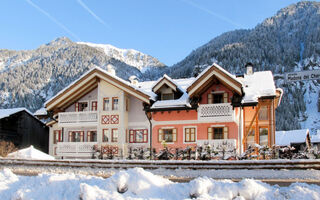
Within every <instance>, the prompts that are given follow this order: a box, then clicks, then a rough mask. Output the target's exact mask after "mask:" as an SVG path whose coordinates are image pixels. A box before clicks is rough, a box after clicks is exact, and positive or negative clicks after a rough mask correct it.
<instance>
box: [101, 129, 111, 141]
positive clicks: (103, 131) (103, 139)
mask: <svg viewBox="0 0 320 200" xmlns="http://www.w3.org/2000/svg"><path fill="white" fill-rule="evenodd" d="M105 131H107V137H106V138H107V140H105V137H104V136H105V134H104V133H105ZM109 135H110V131H109V129H108V128H104V129H102V142H109Z"/></svg>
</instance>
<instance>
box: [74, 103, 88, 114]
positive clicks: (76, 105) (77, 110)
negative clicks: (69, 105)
mask: <svg viewBox="0 0 320 200" xmlns="http://www.w3.org/2000/svg"><path fill="white" fill-rule="evenodd" d="M84 103H86V104H87V107H86V108H87V109H88V110H81V111H80V104H84ZM89 106H90V104H89V102H88V101H79V102H77V103H76V104H75V107H76V112H86V111H89V110H90V107H89Z"/></svg>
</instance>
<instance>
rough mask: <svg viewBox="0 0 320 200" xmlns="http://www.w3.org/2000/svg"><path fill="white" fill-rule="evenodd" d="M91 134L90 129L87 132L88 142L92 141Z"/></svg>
mask: <svg viewBox="0 0 320 200" xmlns="http://www.w3.org/2000/svg"><path fill="white" fill-rule="evenodd" d="M90 136H91V131H88V132H87V141H88V142H91V137H90Z"/></svg>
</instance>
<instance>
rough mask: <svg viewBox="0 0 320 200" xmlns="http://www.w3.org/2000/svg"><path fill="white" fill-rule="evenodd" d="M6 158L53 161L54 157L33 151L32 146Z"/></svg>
mask: <svg viewBox="0 0 320 200" xmlns="http://www.w3.org/2000/svg"><path fill="white" fill-rule="evenodd" d="M7 158H15V159H32V160H54V157H52V156H50V155H48V154H46V153H43V152H42V151H39V150H37V149H35V148H34V147H33V146H32V145H31V146H30V147H28V148H25V149H21V150H18V151H15V152H13V153H10V154H8V156H7Z"/></svg>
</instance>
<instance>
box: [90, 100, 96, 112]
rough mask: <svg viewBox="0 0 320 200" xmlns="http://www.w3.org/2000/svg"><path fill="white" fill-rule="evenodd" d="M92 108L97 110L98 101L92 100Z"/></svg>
mask: <svg viewBox="0 0 320 200" xmlns="http://www.w3.org/2000/svg"><path fill="white" fill-rule="evenodd" d="M91 110H92V111H97V101H92V102H91Z"/></svg>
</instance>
